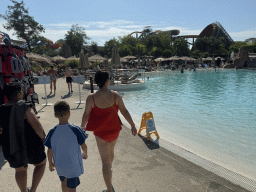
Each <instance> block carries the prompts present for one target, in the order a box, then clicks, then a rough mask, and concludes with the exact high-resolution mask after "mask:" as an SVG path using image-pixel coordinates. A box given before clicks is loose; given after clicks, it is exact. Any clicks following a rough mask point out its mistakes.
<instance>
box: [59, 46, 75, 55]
mask: <svg viewBox="0 0 256 192" xmlns="http://www.w3.org/2000/svg"><path fill="white" fill-rule="evenodd" d="M60 55H61V56H62V57H64V58H68V57H71V56H72V52H71V49H70V47H69V46H68V45H67V44H65V43H64V44H63V47H62V49H61V52H60Z"/></svg>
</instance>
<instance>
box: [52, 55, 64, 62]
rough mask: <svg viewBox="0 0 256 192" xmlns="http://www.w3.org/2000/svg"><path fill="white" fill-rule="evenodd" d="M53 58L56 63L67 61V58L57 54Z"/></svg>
mask: <svg viewBox="0 0 256 192" xmlns="http://www.w3.org/2000/svg"><path fill="white" fill-rule="evenodd" d="M52 60H53V61H55V62H56V63H58V62H63V61H66V58H64V57H61V56H59V55H57V56H55V57H52Z"/></svg>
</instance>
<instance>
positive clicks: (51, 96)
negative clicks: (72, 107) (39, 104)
mask: <svg viewBox="0 0 256 192" xmlns="http://www.w3.org/2000/svg"><path fill="white" fill-rule="evenodd" d="M53 97H55V94H53V95H52V94H49V95H47V99H50V98H53ZM42 99H45V97H42Z"/></svg>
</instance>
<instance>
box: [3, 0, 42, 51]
mask: <svg viewBox="0 0 256 192" xmlns="http://www.w3.org/2000/svg"><path fill="white" fill-rule="evenodd" d="M11 2H12V3H13V4H14V5H13V6H8V10H7V11H6V12H5V15H0V17H1V18H3V19H5V20H6V21H7V23H6V24H4V25H3V27H4V28H5V29H7V30H11V29H13V30H14V31H15V32H14V35H17V37H18V38H22V39H25V40H26V42H27V45H28V49H29V51H30V52H32V49H31V44H32V41H33V40H34V39H35V37H37V36H38V35H39V34H40V33H41V32H44V31H45V29H44V27H43V26H42V25H41V24H39V23H38V22H36V21H35V20H34V18H33V17H31V16H30V15H29V13H28V9H26V8H25V4H24V2H23V1H21V2H20V3H19V2H17V1H15V0H11Z"/></svg>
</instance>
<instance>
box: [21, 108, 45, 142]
mask: <svg viewBox="0 0 256 192" xmlns="http://www.w3.org/2000/svg"><path fill="white" fill-rule="evenodd" d="M25 116H26V118H27V120H28V122H29V124H30V125H31V126H32V128H33V129H34V130H35V132H36V134H37V135H38V136H39V137H40V138H41V139H43V138H44V130H43V127H42V125H41V123H40V121H39V120H38V119H37V116H36V114H35V112H34V110H33V109H32V108H31V107H29V108H28V109H27V111H26V113H25Z"/></svg>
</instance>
